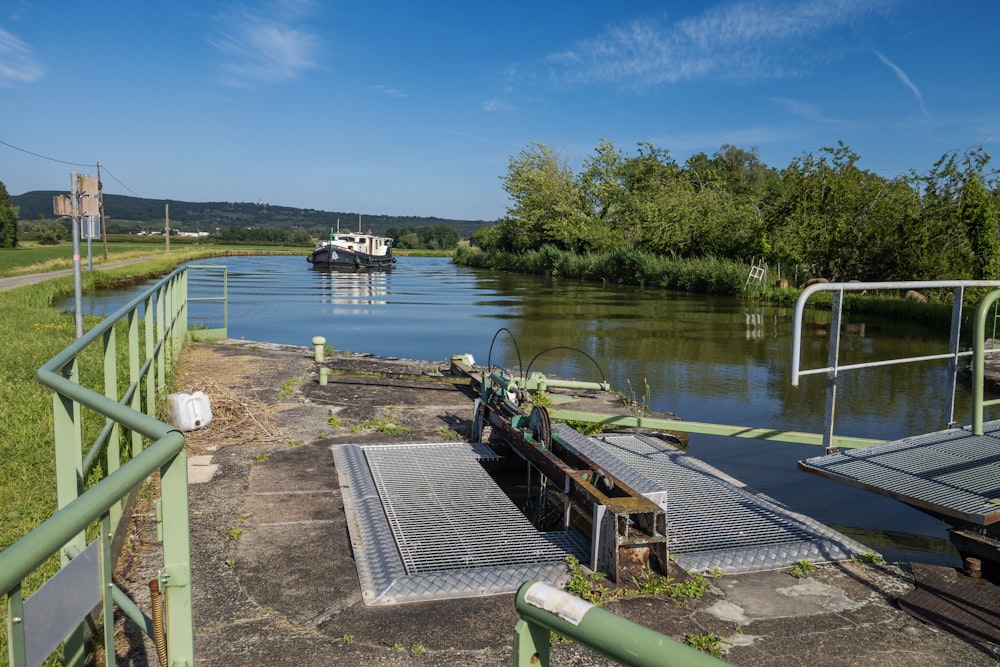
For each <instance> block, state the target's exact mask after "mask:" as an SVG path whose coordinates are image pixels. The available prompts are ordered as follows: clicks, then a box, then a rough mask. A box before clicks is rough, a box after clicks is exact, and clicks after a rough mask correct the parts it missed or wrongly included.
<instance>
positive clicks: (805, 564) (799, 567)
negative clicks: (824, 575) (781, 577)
mask: <svg viewBox="0 0 1000 667" xmlns="http://www.w3.org/2000/svg"><path fill="white" fill-rule="evenodd" d="M814 569H816V566H815V565H813V564H812V563H811V562H810V561H808V560H806V559H805V558H803V559H802V560H800V561H799V562H797V563H796V564H795V565H793V566H792V569H791V571H790V572H789V574H791V575H792V576H793V577H795V578H796V579H801V578H802V577H804V576H806V575H807V574H809V573H810V572H812V571H813V570H814Z"/></svg>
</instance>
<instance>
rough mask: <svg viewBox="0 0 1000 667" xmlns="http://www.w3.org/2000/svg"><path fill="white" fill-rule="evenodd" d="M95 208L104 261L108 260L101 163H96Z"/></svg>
mask: <svg viewBox="0 0 1000 667" xmlns="http://www.w3.org/2000/svg"><path fill="white" fill-rule="evenodd" d="M97 209H98V211H99V213H100V215H101V240H102V241H103V242H104V261H105V262H106V261H108V230H107V229H106V228H105V226H104V186H102V185H101V163H100V162H98V163H97Z"/></svg>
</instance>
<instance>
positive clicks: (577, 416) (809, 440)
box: [549, 407, 884, 449]
mask: <svg viewBox="0 0 1000 667" xmlns="http://www.w3.org/2000/svg"><path fill="white" fill-rule="evenodd" d="M549 417H550V418H552V419H558V420H561V421H579V422H587V423H591V424H605V425H607V426H619V427H628V428H651V429H655V430H657V431H680V432H682V433H702V434H705V435H721V436H726V437H730V438H748V439H751V440H767V441H771V442H794V443H798V444H800V445H822V444H823V435H822V434H821V433H799V432H798V431H777V430H775V429H769V428H751V427H749V426H727V425H725V424H706V423H704V422H689V421H684V420H682V419H660V418H657V417H633V416H630V415H606V414H601V413H598V412H580V411H578V410H563V409H558V408H552V407H550V408H549ZM883 442H884V441H883V440H872V439H869V438H851V437H847V436H842V435H839V436H834V437H833V441H832V444H833V446H834V447H840V448H841V449H858V448H861V447H871V446H872V445H879V444H882V443H883Z"/></svg>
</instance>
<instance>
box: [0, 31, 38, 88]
mask: <svg viewBox="0 0 1000 667" xmlns="http://www.w3.org/2000/svg"><path fill="white" fill-rule="evenodd" d="M44 75H45V70H44V69H43V68H42V66H41V65H40V64H39V63H38V61H37V60H36V59H35V54H34V51H33V50H32V49H31V47H30V46H28V45H27V44H25V43H24V42H22V41H21V40H20V39H18V38H17V37H15V36H14V35H12V34H11V33H9V32H7V31H6V30H4V29H3V28H0V88H7V87H9V86H12V85H14V84H17V83H32V82H34V81H38V80H39V79H41V78H42V77H43V76H44Z"/></svg>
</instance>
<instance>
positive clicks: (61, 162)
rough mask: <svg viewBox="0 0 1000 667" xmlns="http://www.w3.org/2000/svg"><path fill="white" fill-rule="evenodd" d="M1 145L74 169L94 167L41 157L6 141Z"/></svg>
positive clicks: (1, 142) (45, 156)
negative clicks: (70, 166)
mask: <svg viewBox="0 0 1000 667" xmlns="http://www.w3.org/2000/svg"><path fill="white" fill-rule="evenodd" d="M0 144H3V145H4V146H7V147H8V148H13V149H14V150H16V151H21V152H22V153H27V154H28V155H34V156H35V157H40V158H42V159H43V160H49V161H50V162H59V163H60V164H68V165H72V166H74V167H90V166H92V165H89V164H83V163H81V162H68V161H66V160H57V159H55V158H54V157H49V156H47V155H40V154H39V153H32V152H31V151H29V150H25V149H24V148H21V147H19V146H15V145H14V144H8V143H7V142H6V141H0Z"/></svg>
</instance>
